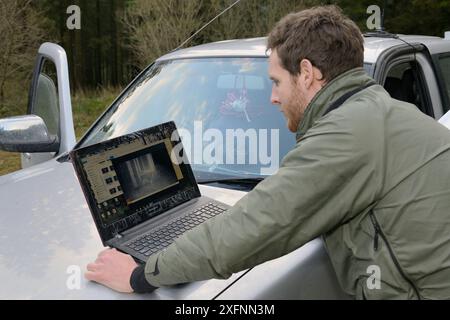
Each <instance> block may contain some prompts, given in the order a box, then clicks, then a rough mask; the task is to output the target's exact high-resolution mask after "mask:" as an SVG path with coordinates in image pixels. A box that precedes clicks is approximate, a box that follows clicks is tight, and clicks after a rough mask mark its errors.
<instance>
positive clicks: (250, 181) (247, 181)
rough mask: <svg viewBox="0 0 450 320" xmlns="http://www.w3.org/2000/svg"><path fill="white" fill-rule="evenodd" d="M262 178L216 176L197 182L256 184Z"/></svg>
mask: <svg viewBox="0 0 450 320" xmlns="http://www.w3.org/2000/svg"><path fill="white" fill-rule="evenodd" d="M263 180H264V178H262V177H258V178H218V179H203V180H199V181H198V183H199V184H210V183H224V184H249V185H254V186H256V185H257V184H258V183H260V182H261V181H263Z"/></svg>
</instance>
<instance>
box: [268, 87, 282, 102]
mask: <svg viewBox="0 0 450 320" xmlns="http://www.w3.org/2000/svg"><path fill="white" fill-rule="evenodd" d="M270 102H271V103H272V104H275V105H279V104H281V103H280V100H279V98H278V95H277V94H276V92H275V90H273V89H272V94H271V95H270Z"/></svg>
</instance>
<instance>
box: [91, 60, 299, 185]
mask: <svg viewBox="0 0 450 320" xmlns="http://www.w3.org/2000/svg"><path fill="white" fill-rule="evenodd" d="M267 68H268V66H267V58H203V59H181V60H173V61H164V62H158V63H156V64H154V65H153V66H152V67H150V68H149V69H148V70H147V71H146V72H145V73H144V74H142V75H141V76H140V78H139V79H138V80H137V81H136V82H135V83H134V84H133V85H132V86H131V87H130V88H129V89H128V90H127V91H126V92H124V94H122V96H121V97H120V98H119V99H118V100H117V101H116V102H115V103H114V104H113V105H112V106H111V108H110V109H109V111H108V112H107V113H105V115H104V116H103V117H102V119H101V120H100V121H99V122H98V123H97V124H96V125H95V126H94V127H93V128H92V130H90V131H89V133H88V135H87V136H86V137H85V138H84V139H83V140H82V145H83V146H86V145H90V144H93V143H96V142H100V141H104V140H107V139H111V138H113V137H117V136H120V135H123V134H126V133H131V132H134V131H137V130H140V129H144V128H147V127H150V126H153V125H157V124H159V123H163V122H167V121H172V120H173V121H175V124H176V125H177V127H178V129H179V132H180V133H181V135H182V140H183V144H184V147H185V149H186V150H187V153H188V158H189V160H190V163H191V164H192V166H193V169H194V172H195V173H196V175H197V177H199V175H200V173H208V174H211V173H216V174H230V175H234V176H236V175H237V176H242V175H245V174H249V175H258V176H259V175H263V176H264V175H268V174H270V173H273V172H274V171H275V170H276V169H277V168H278V166H279V163H280V160H281V159H282V158H283V156H284V155H285V154H286V153H287V152H288V151H289V150H290V149H291V148H292V147H293V145H294V144H295V136H294V134H292V133H290V132H289V131H288V130H287V128H286V121H285V119H284V117H283V116H282V114H281V113H280V112H279V109H278V108H277V107H276V106H273V105H271V103H270V95H271V88H272V83H271V81H270V79H269V77H268V74H267Z"/></svg>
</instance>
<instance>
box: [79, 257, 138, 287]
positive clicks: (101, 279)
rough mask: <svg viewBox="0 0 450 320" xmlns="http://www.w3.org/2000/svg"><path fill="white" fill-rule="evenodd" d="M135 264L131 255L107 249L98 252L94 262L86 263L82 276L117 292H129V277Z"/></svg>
mask: <svg viewBox="0 0 450 320" xmlns="http://www.w3.org/2000/svg"><path fill="white" fill-rule="evenodd" d="M137 266H138V264H137V263H136V262H135V261H134V259H133V258H132V257H131V256H129V255H127V254H124V253H121V252H119V251H117V250H116V249H107V250H104V251H102V252H100V253H99V255H98V257H97V260H95V262H94V263H90V264H88V265H87V271H86V273H85V274H84V276H85V278H86V279H88V280H91V281H95V282H98V283H100V284H103V285H105V286H107V287H109V288H111V289H113V290H116V291H118V292H125V293H131V292H133V289H132V288H131V285H130V277H131V274H132V273H133V270H134V269H135V268H136V267H137Z"/></svg>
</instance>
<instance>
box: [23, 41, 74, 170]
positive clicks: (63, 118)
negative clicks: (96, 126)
mask: <svg viewBox="0 0 450 320" xmlns="http://www.w3.org/2000/svg"><path fill="white" fill-rule="evenodd" d="M27 114H29V115H36V116H39V117H40V118H42V120H43V121H44V123H45V125H46V127H47V129H48V132H49V134H50V135H52V136H56V137H57V139H58V141H59V148H58V151H56V152H39V150H38V149H36V150H30V152H25V153H22V154H21V160H22V168H27V167H30V166H33V165H35V164H38V163H41V162H43V161H46V160H49V159H51V158H53V157H55V156H57V155H60V154H62V153H65V152H67V151H69V150H71V149H72V148H73V146H74V145H75V131H74V126H73V118H72V105H71V99H70V85H69V71H68V64H67V57H66V52H65V51H64V49H63V48H62V47H60V46H59V45H57V44H53V43H44V44H42V45H41V47H40V48H39V51H38V56H37V59H36V64H35V69H34V72H33V79H32V83H31V87H30V93H29V101H28V111H27Z"/></svg>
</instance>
